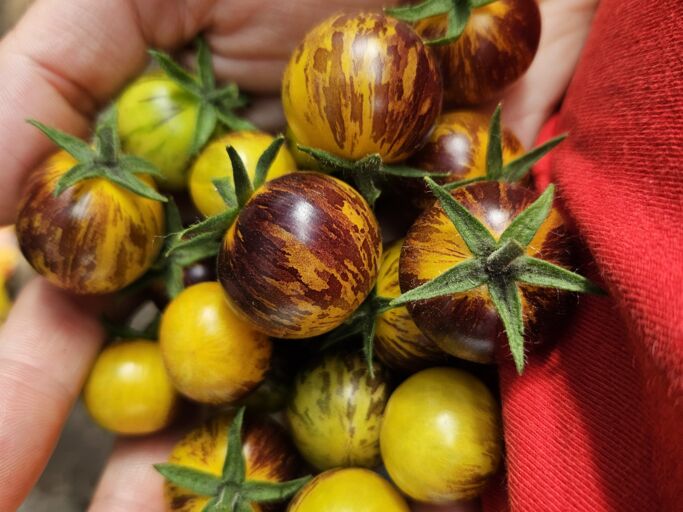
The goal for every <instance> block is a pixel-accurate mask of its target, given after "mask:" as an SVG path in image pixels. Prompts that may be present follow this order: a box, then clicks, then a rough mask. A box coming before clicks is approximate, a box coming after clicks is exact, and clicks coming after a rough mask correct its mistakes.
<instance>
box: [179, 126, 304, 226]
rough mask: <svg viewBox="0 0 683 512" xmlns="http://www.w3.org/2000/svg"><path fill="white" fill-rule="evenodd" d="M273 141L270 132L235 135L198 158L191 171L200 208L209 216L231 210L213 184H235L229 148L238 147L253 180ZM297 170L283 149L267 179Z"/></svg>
mask: <svg viewBox="0 0 683 512" xmlns="http://www.w3.org/2000/svg"><path fill="white" fill-rule="evenodd" d="M273 140H274V138H273V137H272V136H270V135H268V134H267V133H262V132H247V131H243V132H232V133H228V134H226V135H223V136H221V137H219V138H217V139H214V140H213V141H212V142H211V143H210V144H209V145H208V146H207V147H206V148H205V149H204V151H202V152H201V154H200V155H199V156H198V157H197V160H196V161H195V163H194V165H193V166H192V170H191V171H190V180H189V185H190V195H191V196H192V201H193V202H194V205H195V206H196V207H197V209H198V210H199V211H200V212H202V213H203V214H204V215H205V216H207V217H210V216H212V215H216V214H218V213H221V212H224V211H225V210H226V209H227V206H226V204H225V202H224V201H223V199H222V198H221V196H220V195H219V194H218V192H217V191H216V187H215V186H214V184H213V181H214V180H216V179H220V178H228V181H229V183H230V184H232V164H231V163H230V158H229V157H228V154H227V152H226V150H225V148H226V147H227V146H232V147H233V148H235V151H237V154H238V155H239V157H240V158H241V159H242V162H244V167H245V168H246V170H247V173H248V174H249V176H250V177H251V178H252V179H253V178H254V174H255V172H256V164H257V163H258V160H259V158H260V157H261V155H262V154H263V152H264V151H265V150H266V148H268V146H270V144H271V143H272V142H273ZM293 171H296V163H295V162H294V159H293V158H292V155H291V154H290V153H289V151H288V150H287V148H286V147H282V148H280V151H279V152H278V155H277V157H276V158H275V160H274V161H273V163H272V165H271V166H270V169H269V171H268V176H267V180H272V179H275V178H277V177H279V176H283V175H285V174H289V173H290V172H293ZM232 206H233V207H234V206H237V205H232Z"/></svg>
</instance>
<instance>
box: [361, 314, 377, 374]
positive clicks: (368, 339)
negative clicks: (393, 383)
mask: <svg viewBox="0 0 683 512" xmlns="http://www.w3.org/2000/svg"><path fill="white" fill-rule="evenodd" d="M376 331H377V315H376V314H375V315H373V316H368V317H366V318H365V319H364V320H363V324H362V332H363V355H364V356H365V364H366V365H367V367H368V374H369V375H370V378H371V379H374V378H375V365H374V355H375V332H376Z"/></svg>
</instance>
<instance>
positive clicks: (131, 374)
mask: <svg viewBox="0 0 683 512" xmlns="http://www.w3.org/2000/svg"><path fill="white" fill-rule="evenodd" d="M83 399H84V401H85V406H86V408H87V409H88V412H89V413H90V416H91V417H92V418H93V419H94V420H95V422H96V423H98V424H99V425H100V426H101V427H102V428H105V429H107V430H110V431H112V432H115V433H117V434H123V435H142V434H151V433H153V432H157V431H159V430H161V429H163V428H165V427H167V426H168V425H169V424H170V423H171V421H172V420H173V417H174V415H175V412H176V410H177V406H178V393H177V392H176V390H175V388H174V387H173V383H172V382H171V379H170V378H169V376H168V374H167V373H166V368H165V367H164V361H163V359H162V357H161V351H160V350H159V345H158V344H157V343H156V342H154V341H150V340H130V341H124V342H120V343H116V344H114V345H110V346H108V347H106V348H105V349H104V350H103V351H102V353H101V354H100V355H99V357H98V358H97V360H96V361H95V365H94V366H93V368H92V370H91V372H90V376H89V377H88V381H87V382H86V385H85V388H84V390H83Z"/></svg>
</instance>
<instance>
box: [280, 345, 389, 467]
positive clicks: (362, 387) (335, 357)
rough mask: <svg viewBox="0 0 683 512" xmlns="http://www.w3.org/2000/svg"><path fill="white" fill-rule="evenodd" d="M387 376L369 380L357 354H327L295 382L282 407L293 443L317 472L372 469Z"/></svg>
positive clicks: (377, 459) (376, 459) (381, 371)
mask: <svg viewBox="0 0 683 512" xmlns="http://www.w3.org/2000/svg"><path fill="white" fill-rule="evenodd" d="M388 377H389V376H388V374H387V372H386V371H385V370H384V369H383V368H382V367H381V366H379V365H378V364H376V365H375V376H374V378H372V377H370V374H369V372H368V368H367V364H366V363H365V360H364V359H363V358H362V357H361V355H358V354H330V355H327V356H326V357H324V358H323V360H322V361H321V362H320V363H318V364H317V365H315V366H313V367H312V368H309V369H307V370H304V371H302V372H301V373H300V374H299V375H298V376H297V378H296V382H295V385H294V393H293V396H292V400H291V402H290V404H289V406H288V407H287V420H288V422H289V425H290V428H291V432H292V437H293V439H294V443H295V444H296V445H297V448H299V451H300V452H301V454H302V455H303V456H304V458H305V459H306V460H307V461H308V462H309V463H311V464H312V465H313V466H315V467H316V468H317V469H320V470H324V469H329V468H334V467H338V466H364V467H374V466H377V465H378V464H379V462H380V456H379V427H380V423H381V421H382V415H383V414H384V406H385V405H386V403H387V400H388V398H389V386H388Z"/></svg>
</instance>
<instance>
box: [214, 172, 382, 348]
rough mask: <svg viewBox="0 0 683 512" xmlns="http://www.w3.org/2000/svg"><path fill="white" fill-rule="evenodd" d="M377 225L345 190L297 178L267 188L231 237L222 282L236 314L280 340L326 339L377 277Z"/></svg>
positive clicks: (221, 265)
mask: <svg viewBox="0 0 683 512" xmlns="http://www.w3.org/2000/svg"><path fill="white" fill-rule="evenodd" d="M381 253H382V242H381V238H380V232H379V226H378V224H377V220H376V219H375V216H374V214H373V213H372V210H371V209H370V207H369V206H368V204H367V203H366V202H365V200H364V199H363V198H362V197H361V196H360V195H359V194H358V192H356V191H355V190H354V189H353V188H351V187H350V186H349V185H347V184H346V183H344V182H342V181H340V180H338V179H336V178H333V177H331V176H327V175H325V174H320V173H312V172H297V173H293V174H287V175H285V176H282V177H280V178H278V179H275V180H273V181H269V182H268V183H266V184H265V185H264V186H263V187H261V189H259V190H258V191H257V192H256V193H255V194H254V196H252V198H251V199H250V200H249V202H248V203H247V204H246V205H245V206H244V208H243V209H242V211H241V212H240V214H239V215H238V217H237V219H236V220H235V222H234V223H233V225H232V226H231V227H230V229H229V230H228V232H227V233H226V235H225V239H224V241H223V246H222V248H221V251H220V254H219V256H218V279H219V281H220V282H221V284H222V285H223V287H224V288H225V290H226V292H227V294H228V299H229V301H230V303H231V305H232V306H233V308H234V309H235V310H236V311H238V312H239V313H240V314H241V316H243V317H244V318H245V320H248V321H249V322H250V323H251V324H252V325H253V326H254V327H255V328H257V329H258V330H260V331H261V332H264V333H266V334H268V335H269V336H273V337H277V338H290V339H294V338H310V337H312V336H317V335H320V334H324V333H325V332H328V331H330V330H332V329H334V328H335V327H337V326H338V325H340V324H341V323H342V322H343V321H344V320H346V319H347V318H348V317H349V316H350V315H351V314H352V313H353V311H354V310H355V309H356V308H357V307H358V306H359V305H360V304H361V303H362V302H363V300H364V299H365V297H367V295H368V294H369V293H370V291H371V290H372V288H373V286H374V284H375V280H376V278H377V268H378V266H379V259H380V256H381Z"/></svg>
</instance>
